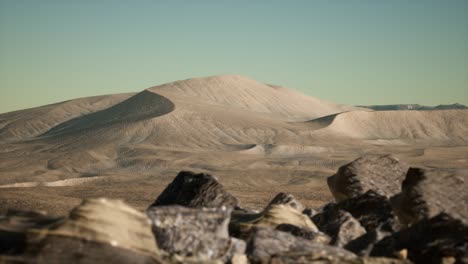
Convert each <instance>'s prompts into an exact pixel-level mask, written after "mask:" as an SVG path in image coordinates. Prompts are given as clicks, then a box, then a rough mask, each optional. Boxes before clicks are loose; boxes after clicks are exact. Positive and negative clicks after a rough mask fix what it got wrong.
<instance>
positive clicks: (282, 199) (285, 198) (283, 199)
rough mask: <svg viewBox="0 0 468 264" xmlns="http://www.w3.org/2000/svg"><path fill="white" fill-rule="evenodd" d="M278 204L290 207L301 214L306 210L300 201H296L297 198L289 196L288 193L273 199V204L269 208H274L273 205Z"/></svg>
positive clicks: (279, 194)
mask: <svg viewBox="0 0 468 264" xmlns="http://www.w3.org/2000/svg"><path fill="white" fill-rule="evenodd" d="M276 204H284V205H288V206H290V207H292V208H294V209H296V210H298V211H299V212H302V211H303V210H304V206H303V205H302V204H301V203H300V202H299V201H298V200H296V198H295V197H294V196H293V195H292V194H287V193H283V192H281V193H278V194H277V195H276V196H275V197H274V198H273V200H271V202H270V203H269V204H268V206H267V207H269V206H272V205H276Z"/></svg>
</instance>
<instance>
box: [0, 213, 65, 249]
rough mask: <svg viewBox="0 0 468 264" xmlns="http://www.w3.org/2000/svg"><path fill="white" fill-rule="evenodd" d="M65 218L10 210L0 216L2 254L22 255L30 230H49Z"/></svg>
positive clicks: (0, 246)
mask: <svg viewBox="0 0 468 264" xmlns="http://www.w3.org/2000/svg"><path fill="white" fill-rule="evenodd" d="M61 220H63V217H53V216H49V215H47V214H46V213H44V212H34V211H19V210H11V209H10V210H8V211H7V213H6V214H5V215H2V216H0V254H8V255H12V254H13V255H15V254H20V253H21V252H22V251H23V250H24V248H25V247H26V243H27V241H26V232H27V231H28V229H31V228H35V229H41V228H49V227H51V226H53V225H56V224H58V223H59V222H60V221H61Z"/></svg>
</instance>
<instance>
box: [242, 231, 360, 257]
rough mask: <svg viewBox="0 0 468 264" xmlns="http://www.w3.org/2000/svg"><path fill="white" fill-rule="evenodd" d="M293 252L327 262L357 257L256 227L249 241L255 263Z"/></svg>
mask: <svg viewBox="0 0 468 264" xmlns="http://www.w3.org/2000/svg"><path fill="white" fill-rule="evenodd" d="M293 252H302V253H304V252H306V253H307V254H308V255H311V256H314V258H319V259H325V260H327V259H328V260H330V259H333V260H335V259H336V260H338V259H343V260H352V259H356V255H354V254H353V253H351V252H349V251H347V250H344V249H341V248H338V247H333V246H329V245H324V244H320V243H314V242H312V241H309V240H306V239H303V238H300V237H295V236H293V235H291V234H289V233H286V232H281V231H278V230H274V229H272V228H264V227H255V228H254V229H253V230H252V233H251V235H250V237H249V239H248V240H247V255H248V256H249V259H251V261H252V262H254V263H255V262H263V261H268V260H269V259H270V258H271V257H273V256H275V255H276V256H281V255H282V254H285V253H293Z"/></svg>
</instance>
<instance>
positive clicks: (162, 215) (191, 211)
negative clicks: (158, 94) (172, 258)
mask: <svg viewBox="0 0 468 264" xmlns="http://www.w3.org/2000/svg"><path fill="white" fill-rule="evenodd" d="M147 214H148V216H149V218H150V219H151V223H152V230H153V233H154V237H155V239H156V243H157V245H158V246H159V248H161V249H163V250H164V251H166V252H168V253H170V254H177V255H180V256H195V257H197V258H198V259H200V260H215V259H221V260H223V261H228V260H229V259H231V258H232V257H233V256H234V254H243V253H244V252H245V242H244V241H242V240H238V239H235V238H230V237H229V234H228V224H229V220H230V214H231V209H227V208H225V207H222V208H188V207H183V206H157V207H150V208H149V209H148V210H147Z"/></svg>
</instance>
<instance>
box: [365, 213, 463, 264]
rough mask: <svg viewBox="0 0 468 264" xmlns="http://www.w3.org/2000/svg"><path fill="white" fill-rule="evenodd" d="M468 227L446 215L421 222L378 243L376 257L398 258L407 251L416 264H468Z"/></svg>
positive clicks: (374, 250)
mask: <svg viewBox="0 0 468 264" xmlns="http://www.w3.org/2000/svg"><path fill="white" fill-rule="evenodd" d="M467 248H468V226H467V225H465V224H464V223H463V222H462V221H460V220H459V219H455V218H452V217H451V216H450V215H447V214H445V213H442V214H439V215H437V216H435V217H433V218H430V219H424V220H421V221H419V222H417V223H415V224H414V225H412V226H411V227H409V228H407V229H403V230H401V231H399V232H396V233H394V234H392V235H391V236H388V237H386V238H384V239H383V240H381V241H380V242H378V243H377V244H376V245H375V246H374V248H373V250H372V252H371V255H373V256H387V257H394V256H395V255H396V254H397V252H399V251H401V250H405V249H406V250H407V252H408V258H409V259H410V260H412V261H414V262H415V263H428V264H431V263H443V262H444V261H447V260H449V259H452V260H455V261H456V263H468V262H467V260H468V250H467Z"/></svg>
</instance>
